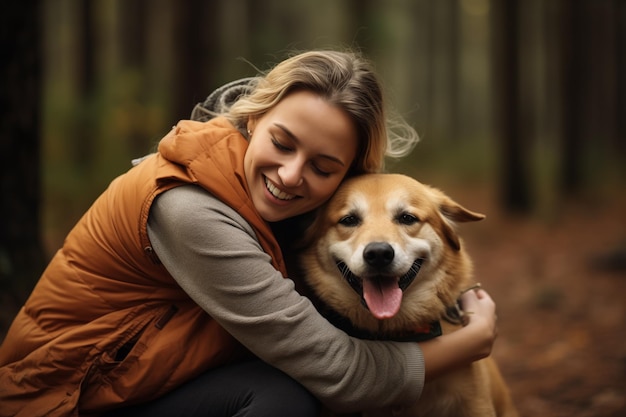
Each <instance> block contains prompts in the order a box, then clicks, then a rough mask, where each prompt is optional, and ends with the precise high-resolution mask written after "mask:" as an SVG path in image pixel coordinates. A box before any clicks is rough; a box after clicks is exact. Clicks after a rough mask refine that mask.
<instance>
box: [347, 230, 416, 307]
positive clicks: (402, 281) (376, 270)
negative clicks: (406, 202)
mask: <svg viewBox="0 0 626 417" xmlns="http://www.w3.org/2000/svg"><path fill="white" fill-rule="evenodd" d="M394 257H395V253H394V250H393V247H392V246H391V245H390V244H388V243H386V242H372V243H369V244H368V245H367V246H366V247H365V249H364V250H363V259H364V261H365V262H366V263H367V265H368V266H369V268H370V272H369V273H368V277H367V278H365V279H369V280H378V281H379V282H382V281H383V280H396V279H397V285H398V287H399V288H400V289H401V290H402V291H404V290H406V289H407V288H408V287H409V286H410V285H411V283H412V282H413V281H414V280H415V278H416V277H417V274H418V273H419V271H420V268H421V267H422V263H423V262H424V259H422V258H418V259H416V260H415V261H414V262H413V264H412V265H411V267H410V268H409V270H408V271H407V272H406V273H404V274H403V275H402V276H400V277H399V278H398V277H397V276H392V275H390V272H389V270H388V267H389V265H390V264H391V263H392V262H393V259H394ZM336 264H337V268H338V269H339V272H340V273H341V275H342V276H343V277H344V279H345V280H346V282H347V283H348V284H349V285H350V286H351V287H352V289H353V290H354V291H356V293H357V294H358V295H359V296H360V297H361V302H362V303H363V305H364V306H365V307H366V308H368V309H369V307H368V306H367V302H366V301H365V297H364V293H363V279H364V278H362V277H360V276H358V275H356V274H354V273H353V272H352V271H351V270H350V268H349V267H348V265H347V264H346V263H345V262H343V261H341V260H336Z"/></svg>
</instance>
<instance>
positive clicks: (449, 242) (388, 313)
mask: <svg viewBox="0 0 626 417" xmlns="http://www.w3.org/2000/svg"><path fill="white" fill-rule="evenodd" d="M484 217H485V216H484V215H483V214H479V213H475V212H472V211H470V210H467V209H465V208H464V207H462V206H461V205H459V204H458V203H456V202H455V201H453V200H452V199H451V198H449V197H448V196H446V195H445V194H444V193H443V192H442V191H440V190H438V189H435V188H433V187H430V186H427V185H425V184H422V183H420V182H418V181H416V180H415V179H413V178H411V177H408V176H405V175H402V174H366V175H362V176H358V177H354V178H351V179H348V180H346V181H345V182H344V183H343V184H342V185H341V186H340V188H339V189H338V190H337V192H336V193H335V194H334V195H333V197H331V199H330V200H329V201H328V202H327V203H326V204H325V205H324V206H323V207H321V208H320V209H319V210H318V213H317V214H316V216H315V218H314V219H313V220H312V223H311V224H310V226H309V227H308V228H307V229H306V231H305V235H304V240H303V242H302V245H303V247H304V249H303V250H302V252H301V256H300V258H299V262H300V267H301V269H302V271H303V273H304V278H305V282H306V283H307V285H308V286H309V287H310V289H311V290H312V292H313V295H314V296H315V297H316V298H317V299H318V300H319V301H321V305H319V306H318V308H320V310H321V311H323V312H326V313H327V314H326V315H327V318H328V319H329V321H331V322H333V323H334V324H335V325H337V326H338V327H340V328H342V329H344V330H345V331H346V332H348V333H349V334H352V335H353V336H356V337H361V338H371V339H389V340H417V341H419V340H425V339H427V338H430V337H436V336H437V335H438V334H441V333H448V332H453V331H455V330H456V329H458V328H460V327H461V326H462V325H463V320H464V318H465V316H464V313H463V312H462V309H461V308H460V306H459V304H458V301H457V300H458V299H459V297H460V295H461V294H462V292H463V291H465V290H468V289H471V288H473V286H474V285H475V283H474V282H473V278H472V263H471V260H470V258H469V256H468V255H467V253H466V251H465V250H464V249H463V247H462V241H461V239H460V237H459V236H458V234H457V232H456V230H455V226H456V224H457V223H459V222H473V221H478V220H482V219H483V218H484ZM397 411H398V410H394V414H393V415H404V416H412V417H421V416H427V415H428V416H439V417H445V416H455V417H459V416H467V417H474V416H476V417H478V416H480V417H486V416H499V417H516V416H517V412H516V410H515V408H514V406H513V403H512V400H511V397H510V394H509V391H508V388H507V386H506V384H505V382H504V380H503V378H502V376H501V374H500V372H499V370H498V367H497V365H496V363H495V361H494V360H493V359H492V358H491V357H488V358H486V359H483V360H480V361H477V362H474V363H472V364H471V365H468V366H467V367H464V368H462V369H458V370H455V371H452V372H450V373H449V374H446V375H444V376H441V377H439V378H437V379H435V380H433V381H432V382H428V383H426V384H425V387H424V390H423V392H422V395H421V397H420V400H419V401H418V402H417V403H416V404H414V405H412V406H410V407H408V408H405V409H404V410H403V411H402V412H401V413H400V414H398V413H397ZM363 415H367V416H372V415H391V412H390V411H389V410H387V411H385V410H383V409H381V410H368V411H367V412H365V410H364V414H363Z"/></svg>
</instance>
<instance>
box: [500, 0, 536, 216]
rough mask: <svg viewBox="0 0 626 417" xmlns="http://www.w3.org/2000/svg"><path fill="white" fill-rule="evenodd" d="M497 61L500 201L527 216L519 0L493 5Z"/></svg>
mask: <svg viewBox="0 0 626 417" xmlns="http://www.w3.org/2000/svg"><path fill="white" fill-rule="evenodd" d="M493 7H494V14H493V19H494V20H493V23H494V30H493V34H492V37H493V41H494V45H493V46H494V51H493V53H494V60H495V67H496V68H495V71H494V74H495V78H496V80H495V82H496V87H495V92H496V97H495V100H494V101H495V112H496V114H495V118H496V121H497V128H496V135H497V141H498V144H499V158H498V160H499V161H500V164H501V165H500V173H501V175H500V178H501V182H500V193H499V194H500V199H501V202H502V205H503V207H504V208H505V209H506V210H508V211H510V212H518V213H525V212H528V211H529V210H530V209H531V208H532V207H531V196H530V191H529V188H530V187H529V172H528V171H529V169H528V168H529V167H528V161H529V157H528V154H529V151H530V149H529V148H530V146H529V141H528V138H526V137H525V136H524V134H523V132H524V130H523V126H521V123H520V120H521V114H520V112H521V110H520V88H519V86H520V74H519V70H520V59H519V47H518V45H519V37H520V28H519V22H518V15H519V13H518V9H519V3H518V1H517V0H506V1H505V0H502V1H496V2H494V3H493Z"/></svg>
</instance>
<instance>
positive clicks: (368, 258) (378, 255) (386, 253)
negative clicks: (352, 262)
mask: <svg viewBox="0 0 626 417" xmlns="http://www.w3.org/2000/svg"><path fill="white" fill-rule="evenodd" d="M394 255H395V253H394V251H393V248H392V247H391V245H390V244H389V243H386V242H372V243H368V244H367V246H366V247H365V249H364V250H363V258H364V259H365V262H367V264H368V265H370V266H373V267H376V268H381V267H384V266H387V265H389V264H390V263H391V261H393V257H394Z"/></svg>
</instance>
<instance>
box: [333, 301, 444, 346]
mask: <svg viewBox="0 0 626 417" xmlns="http://www.w3.org/2000/svg"><path fill="white" fill-rule="evenodd" d="M322 314H323V316H324V317H326V319H327V320H328V321H329V322H330V323H331V324H333V325H334V326H335V327H337V328H338V329H340V330H343V331H344V332H345V333H347V334H348V335H350V336H352V337H356V338H358V339H367V340H391V341H395V342H423V341H426V340H430V339H434V338H436V337H438V336H441V335H442V330H441V324H440V323H439V322H438V321H433V322H432V323H430V324H429V325H428V326H427V327H424V328H419V329H412V330H411V331H405V332H399V333H377V332H373V331H370V330H365V329H361V328H358V327H355V326H354V325H353V324H352V322H351V321H350V320H348V319H347V318H346V317H344V316H342V315H341V314H339V313H337V312H336V311H334V310H332V309H330V308H328V307H326V308H324V309H323V311H322Z"/></svg>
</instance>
